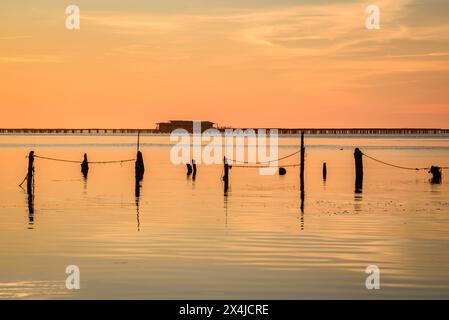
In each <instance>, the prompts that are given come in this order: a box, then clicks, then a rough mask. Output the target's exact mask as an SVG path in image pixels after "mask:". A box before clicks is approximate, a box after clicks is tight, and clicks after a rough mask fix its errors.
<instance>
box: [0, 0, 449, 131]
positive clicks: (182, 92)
mask: <svg viewBox="0 0 449 320" xmlns="http://www.w3.org/2000/svg"><path fill="white" fill-rule="evenodd" d="M37 3H38V4H37ZM371 3H375V4H377V5H379V7H380V9H381V24H382V26H381V29H380V30H367V29H366V28H365V19H366V17H367V15H366V14H365V8H366V6H367V5H368V4H371ZM70 4H77V5H79V7H80V10H81V29H80V30H77V31H69V30H67V29H66V28H65V18H66V14H65V7H66V6H67V5H68V3H61V1H57V0H40V1H26V0H14V1H12V0H6V1H5V0H3V1H2V2H1V3H0V105H1V110H2V116H1V117H0V127H130V128H132V127H154V124H155V123H156V122H159V121H164V120H168V119H206V120H211V121H214V122H217V123H218V124H219V125H232V126H235V127H238V126H245V127H445V128H447V127H449V90H448V89H447V87H448V84H449V19H448V16H447V15H448V12H449V2H448V1H444V0H428V1H419V0H379V1H372V2H367V1H354V0H352V1H351V0H335V1H327V0H321V1H312V0H296V1H295V0H260V1H255V0H241V1H234V0H228V1H225V0H196V1H190V2H185V1H182V0H164V1H162V0H157V1H155V0H153V1H141V0H129V1H126V2H123V1H117V0H113V1H103V0H83V1H73V2H70Z"/></svg>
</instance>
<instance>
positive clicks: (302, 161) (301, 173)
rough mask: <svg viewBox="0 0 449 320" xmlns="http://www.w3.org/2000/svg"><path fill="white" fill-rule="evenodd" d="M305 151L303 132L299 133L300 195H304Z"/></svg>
mask: <svg viewBox="0 0 449 320" xmlns="http://www.w3.org/2000/svg"><path fill="white" fill-rule="evenodd" d="M305 151H306V148H305V147H304V131H301V169H300V173H299V178H300V180H301V194H303V193H304V160H305Z"/></svg>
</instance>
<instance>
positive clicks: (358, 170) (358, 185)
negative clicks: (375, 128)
mask: <svg viewBox="0 0 449 320" xmlns="http://www.w3.org/2000/svg"><path fill="white" fill-rule="evenodd" d="M354 160H355V193H362V189H363V152H362V151H360V149H359V148H356V149H355V150H354Z"/></svg>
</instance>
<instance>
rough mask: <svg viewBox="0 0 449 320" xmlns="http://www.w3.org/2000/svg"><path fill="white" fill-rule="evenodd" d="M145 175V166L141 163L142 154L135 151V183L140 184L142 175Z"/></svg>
mask: <svg viewBox="0 0 449 320" xmlns="http://www.w3.org/2000/svg"><path fill="white" fill-rule="evenodd" d="M144 173H145V165H144V163H143V156H142V152H140V151H137V159H136V181H138V182H140V181H142V180H143V174H144Z"/></svg>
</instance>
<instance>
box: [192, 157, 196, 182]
mask: <svg viewBox="0 0 449 320" xmlns="http://www.w3.org/2000/svg"><path fill="white" fill-rule="evenodd" d="M192 167H193V177H192V178H193V179H195V178H196V161H195V160H193V159H192Z"/></svg>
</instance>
